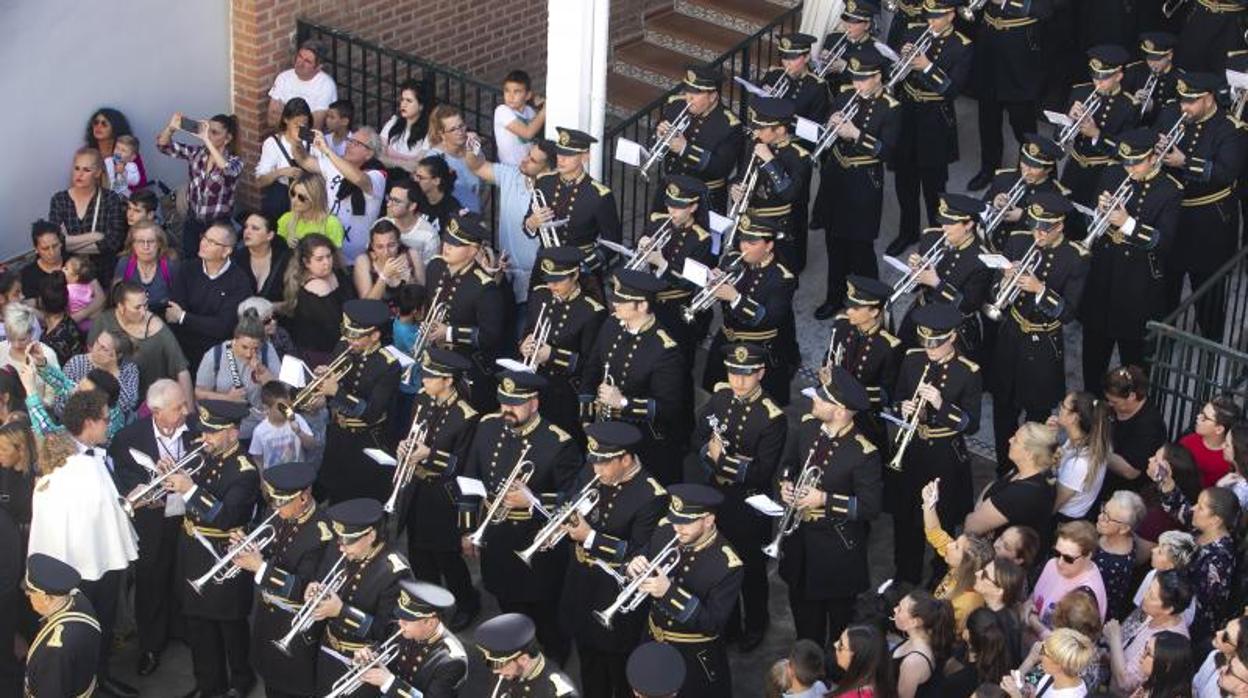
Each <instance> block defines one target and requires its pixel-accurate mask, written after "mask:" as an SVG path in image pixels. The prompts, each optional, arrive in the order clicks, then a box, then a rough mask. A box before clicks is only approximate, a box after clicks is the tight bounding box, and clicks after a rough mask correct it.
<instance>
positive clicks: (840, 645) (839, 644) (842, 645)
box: [832, 637, 849, 652]
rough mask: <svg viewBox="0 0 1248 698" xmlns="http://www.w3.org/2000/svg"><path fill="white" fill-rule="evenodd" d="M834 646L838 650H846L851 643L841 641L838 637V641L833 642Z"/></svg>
mask: <svg viewBox="0 0 1248 698" xmlns="http://www.w3.org/2000/svg"><path fill="white" fill-rule="evenodd" d="M832 648H833V649H835V650H836V651H837V652H844V651H846V650H848V649H849V645H848V644H846V643H844V642H841V639H840V638H839V637H838V638H837V639H836V642H833V643H832Z"/></svg>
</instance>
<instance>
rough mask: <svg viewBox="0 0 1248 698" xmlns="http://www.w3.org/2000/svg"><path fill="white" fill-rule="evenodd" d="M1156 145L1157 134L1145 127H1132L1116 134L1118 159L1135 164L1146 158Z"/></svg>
mask: <svg viewBox="0 0 1248 698" xmlns="http://www.w3.org/2000/svg"><path fill="white" fill-rule="evenodd" d="M1156 145H1157V134H1156V133H1154V132H1153V131H1152V130H1151V129H1147V128H1133V129H1131V130H1130V131H1127V132H1126V133H1123V134H1121V135H1119V136H1118V161H1119V162H1121V163H1122V164H1124V165H1135V164H1137V163H1140V162H1143V161H1145V160H1147V159H1148V156H1150V155H1152V154H1153V148H1154V147H1155V146H1156Z"/></svg>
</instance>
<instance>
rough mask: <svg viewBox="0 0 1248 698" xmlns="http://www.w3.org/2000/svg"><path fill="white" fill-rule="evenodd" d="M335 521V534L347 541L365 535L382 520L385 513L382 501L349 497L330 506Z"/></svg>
mask: <svg viewBox="0 0 1248 698" xmlns="http://www.w3.org/2000/svg"><path fill="white" fill-rule="evenodd" d="M327 513H328V514H329V519H330V521H331V522H333V528H334V535H336V536H338V538H339V539H341V540H342V541H343V542H345V543H350V542H352V541H354V540H356V539H358V538H361V537H363V536H364V535H365V534H367V533H368V532H369V531H371V530H373V527H374V526H376V525H377V523H378V522H380V521H381V517H382V516H383V515H385V510H383V509H382V506H381V502H378V501H377V500H376V499H365V498H360V499H348V500H347V501H345V502H339V503H337V504H335V505H333V506H332V507H330V508H329V511H328V512H327Z"/></svg>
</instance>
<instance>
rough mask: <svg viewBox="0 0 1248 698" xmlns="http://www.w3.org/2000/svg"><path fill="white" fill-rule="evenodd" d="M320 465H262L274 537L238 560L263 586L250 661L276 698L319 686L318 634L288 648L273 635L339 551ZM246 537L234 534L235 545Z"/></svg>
mask: <svg viewBox="0 0 1248 698" xmlns="http://www.w3.org/2000/svg"><path fill="white" fill-rule="evenodd" d="M315 479H316V468H315V467H314V466H313V465H312V464H311V463H279V464H278V465H274V466H272V467H270V468H268V469H267V470H265V471H264V483H263V485H264V491H265V494H266V495H267V497H266V498H267V499H268V501H269V504H270V505H271V506H272V507H273V509H274V511H276V512H277V520H276V521H274V522H273V524H272V526H273V529H274V538H273V542H272V543H270V544H269V545H268V546H266V547H265V548H264V550H255V549H244V550H243V551H242V552H240V553H239V554H237V555H235V556H234V564H235V565H236V566H238V567H240V568H242V569H243V570H245V571H246V572H247V576H249V577H251V578H253V579H254V580H255V583H256V587H257V588H258V589H259V592H260V603H258V604H256V610H255V614H254V616H253V617H252V626H251V665H252V666H253V667H255V669H256V671H257V672H258V673H259V674H260V678H262V679H264V690H265V693H266V694H268V695H269V696H273V698H283V697H284V696H307V695H311V694H312V693H313V692H314V691H315V690H316V650H317V646H318V644H319V643H318V642H317V641H316V638H311V639H310V640H309V638H306V637H300V638H296V639H295V641H294V642H292V643H291V644H290V646H289V653H286V652H280V651H278V649H277V648H276V647H274V645H273V643H274V641H276V640H278V639H280V638H281V637H282V636H283V635H285V634H286V633H287V631H289V630H290V619H291V610H292V609H294V608H296V607H298V606H299V604H301V603H302V602H303V589H304V587H305V586H306V585H307V584H308V583H309V582H313V581H316V580H315V577H316V571H317V569H318V568H319V567H320V564H321V561H322V559H324V558H325V557H326V556H327V555H329V556H334V557H336V556H337V555H338V551H337V550H335V549H334V546H333V541H334V533H333V530H332V529H331V528H330V525H329V517H328V516H326V514H325V512H324V510H322V509H319V508H318V507H317V505H316V499H314V498H313V497H312V482H313V481H314V480H315ZM242 539H243V534H242V532H241V531H236V532H234V533H233V534H231V537H230V542H231V545H237V544H238V543H239V541H241V540H242Z"/></svg>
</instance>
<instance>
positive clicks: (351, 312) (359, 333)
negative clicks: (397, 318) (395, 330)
mask: <svg viewBox="0 0 1248 698" xmlns="http://www.w3.org/2000/svg"><path fill="white" fill-rule="evenodd" d="M387 322H390V308H389V307H388V306H387V305H386V302H385V301H383V300H379V299H376V298H353V299H351V300H349V301H347V302H346V303H343V304H342V334H343V336H345V337H347V338H348V339H359V338H360V337H363V336H365V335H367V334H368V333H370V332H372V331H373V330H377V329H380V328H381V326H382V325H384V324H386V323H387Z"/></svg>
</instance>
